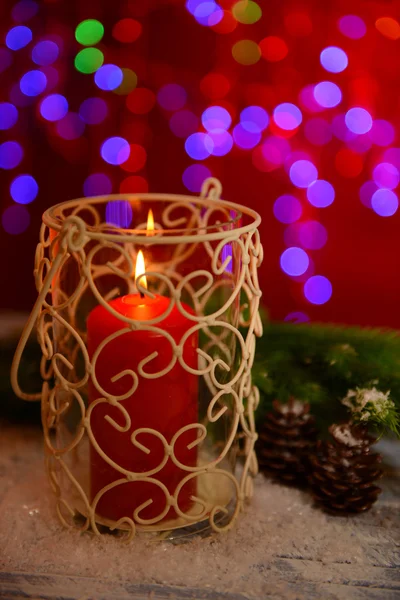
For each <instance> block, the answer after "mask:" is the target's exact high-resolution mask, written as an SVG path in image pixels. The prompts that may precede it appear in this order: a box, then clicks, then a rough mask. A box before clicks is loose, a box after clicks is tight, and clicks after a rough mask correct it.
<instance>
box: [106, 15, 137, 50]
mask: <svg viewBox="0 0 400 600" xmlns="http://www.w3.org/2000/svg"><path fill="white" fill-rule="evenodd" d="M141 33H142V25H141V23H139V21H136V20H135V19H130V18H126V19H121V20H120V21H118V23H116V24H115V25H114V27H113V30H112V34H113V37H114V38H115V39H116V40H118V41H119V42H121V43H122V44H131V43H132V42H135V41H136V40H137V39H138V38H139V37H140V34H141Z"/></svg>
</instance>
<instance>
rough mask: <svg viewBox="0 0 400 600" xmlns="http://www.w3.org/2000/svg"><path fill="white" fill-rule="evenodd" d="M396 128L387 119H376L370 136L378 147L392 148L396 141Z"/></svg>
mask: <svg viewBox="0 0 400 600" xmlns="http://www.w3.org/2000/svg"><path fill="white" fill-rule="evenodd" d="M395 135H396V134H395V130H394V127H393V125H392V124H391V123H389V121H385V119H375V120H374V122H373V124H372V127H371V129H370V131H369V132H368V136H369V138H370V140H371V141H372V142H373V143H374V144H376V145H377V146H390V144H393V142H394V139H395Z"/></svg>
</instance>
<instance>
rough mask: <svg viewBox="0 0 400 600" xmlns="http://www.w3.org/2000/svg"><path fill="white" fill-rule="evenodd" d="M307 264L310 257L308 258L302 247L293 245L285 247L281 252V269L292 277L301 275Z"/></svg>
mask: <svg viewBox="0 0 400 600" xmlns="http://www.w3.org/2000/svg"><path fill="white" fill-rule="evenodd" d="M309 264H310V259H309V258H308V254H307V252H305V251H304V250H303V249H302V248H297V247H295V246H294V247H291V248H287V249H286V250H284V251H283V252H282V254H281V258H280V265H281V269H282V271H284V272H285V273H287V275H291V276H292V277H298V276H299V275H303V273H305V272H306V271H307V269H308V265H309Z"/></svg>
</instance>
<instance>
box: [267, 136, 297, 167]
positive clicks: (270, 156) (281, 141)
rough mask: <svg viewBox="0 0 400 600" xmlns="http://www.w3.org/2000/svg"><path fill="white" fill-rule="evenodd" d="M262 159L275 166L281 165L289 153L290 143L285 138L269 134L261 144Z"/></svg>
mask: <svg viewBox="0 0 400 600" xmlns="http://www.w3.org/2000/svg"><path fill="white" fill-rule="evenodd" d="M261 152H262V155H263V157H264V159H265V160H266V161H267V162H268V163H269V164H270V165H274V166H275V167H279V166H281V165H283V163H284V162H285V160H286V158H287V156H288V155H289V154H290V144H289V142H288V141H287V140H285V138H281V137H278V136H275V135H270V136H269V137H268V138H267V139H266V140H265V142H264V143H263V144H262V146H261Z"/></svg>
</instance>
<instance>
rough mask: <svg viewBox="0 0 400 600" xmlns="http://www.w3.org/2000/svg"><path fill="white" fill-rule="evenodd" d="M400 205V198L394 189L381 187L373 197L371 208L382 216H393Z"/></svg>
mask: <svg viewBox="0 0 400 600" xmlns="http://www.w3.org/2000/svg"><path fill="white" fill-rule="evenodd" d="M398 207H399V200H398V198H397V196H396V194H395V193H394V192H393V191H392V190H385V189H379V190H377V191H376V192H375V193H374V194H372V197H371V208H372V209H373V210H374V211H375V212H376V214H377V215H379V216H380V217H392V216H393V215H394V214H395V212H396V211H397V209H398Z"/></svg>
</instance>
